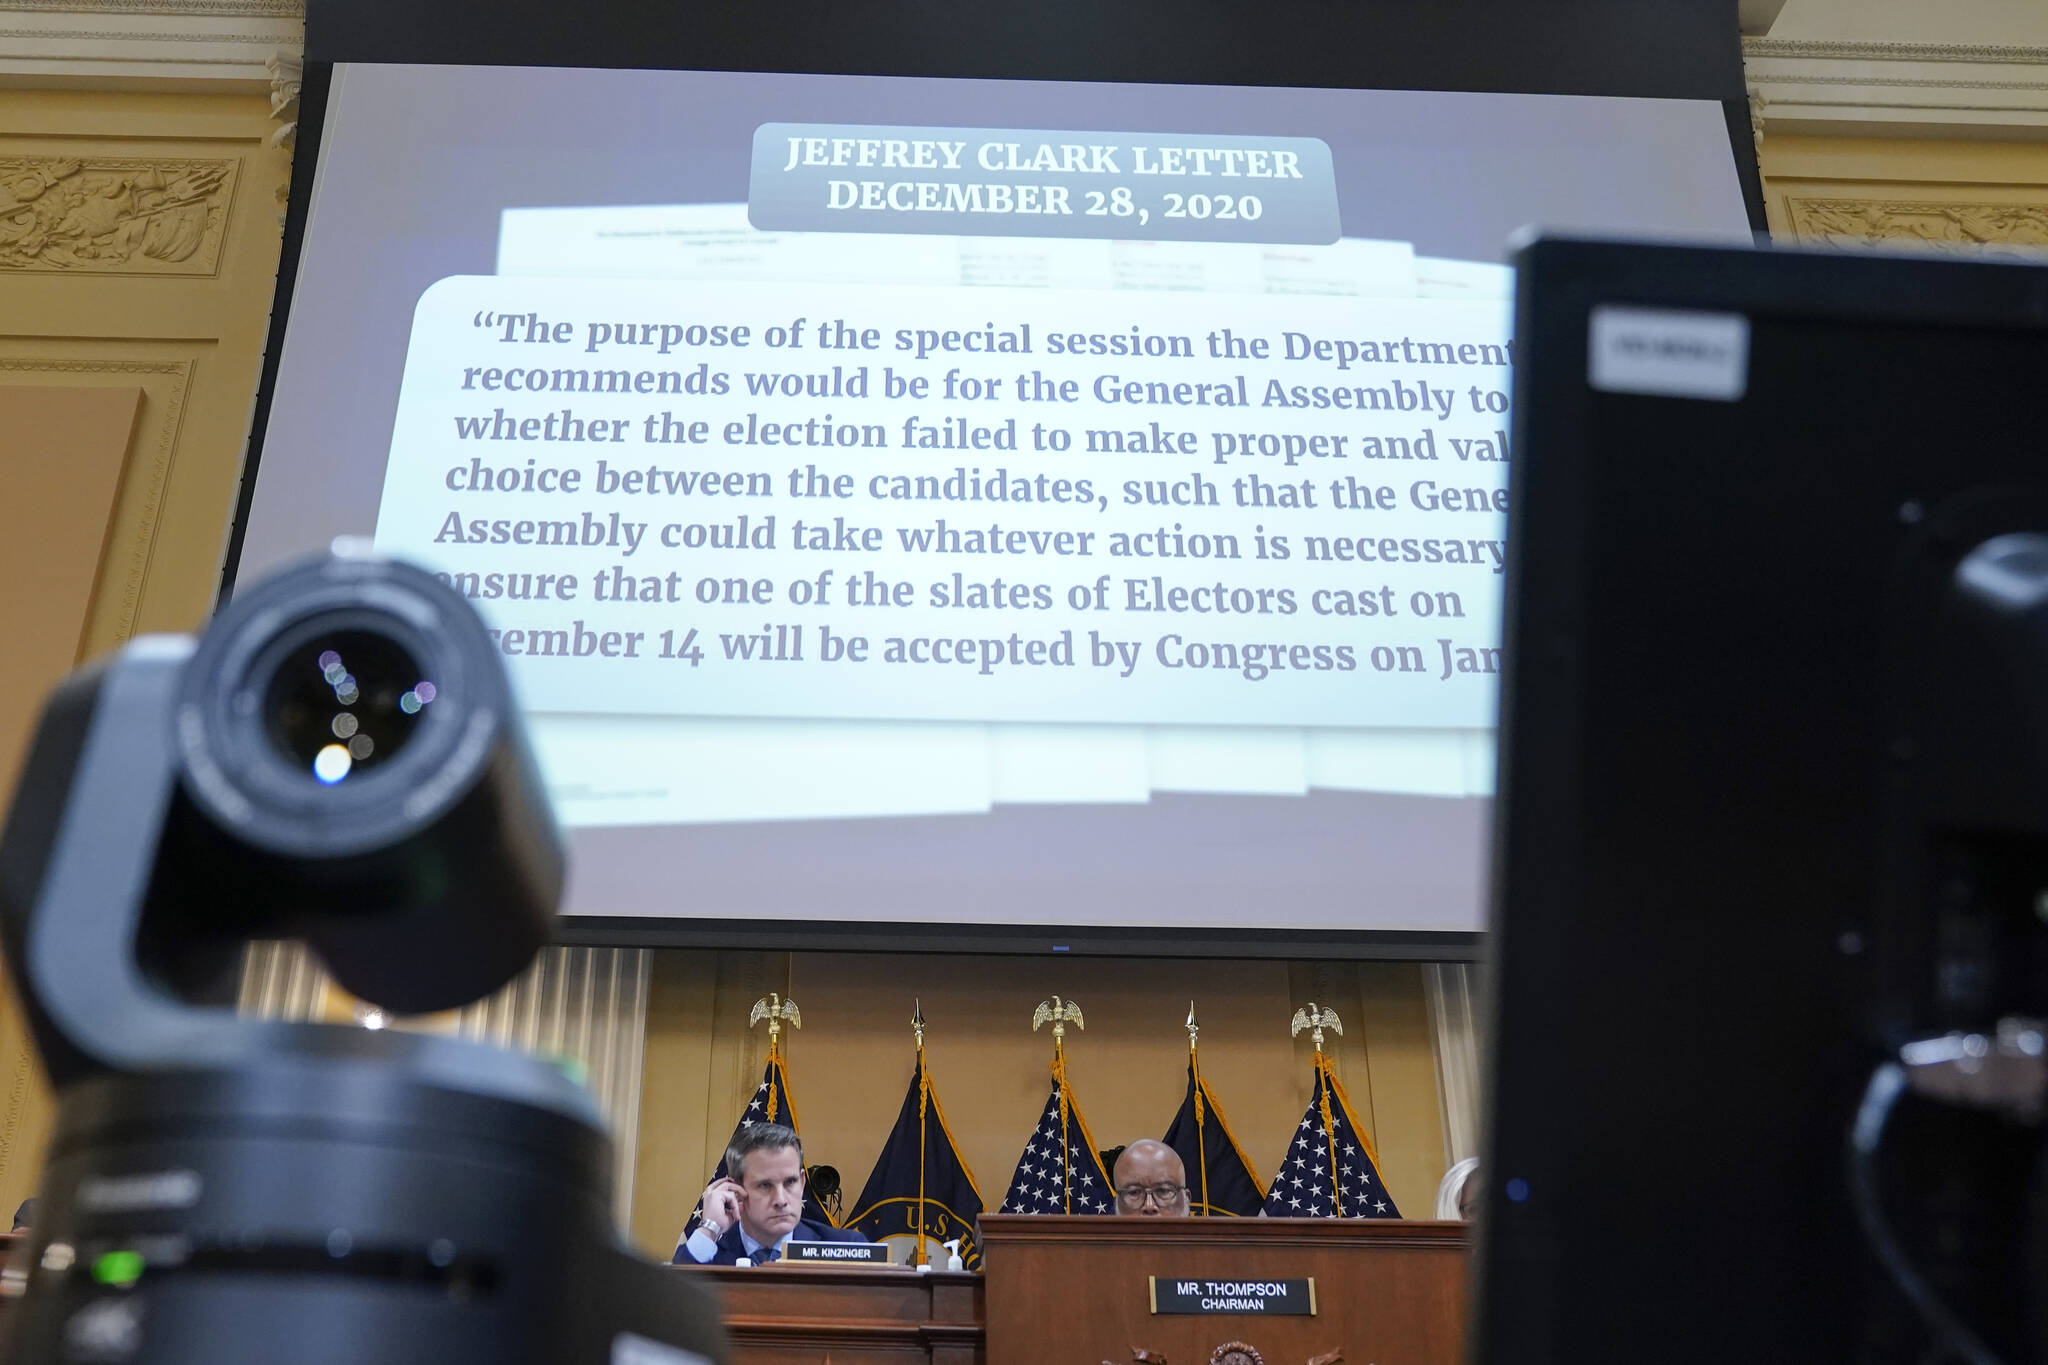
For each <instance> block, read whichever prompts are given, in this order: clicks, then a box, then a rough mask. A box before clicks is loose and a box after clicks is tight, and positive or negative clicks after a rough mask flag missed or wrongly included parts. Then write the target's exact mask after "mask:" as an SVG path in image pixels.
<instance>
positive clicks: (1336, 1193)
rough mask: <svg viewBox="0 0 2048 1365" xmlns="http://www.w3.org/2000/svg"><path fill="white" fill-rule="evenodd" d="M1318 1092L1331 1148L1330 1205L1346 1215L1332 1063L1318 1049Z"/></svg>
mask: <svg viewBox="0 0 2048 1365" xmlns="http://www.w3.org/2000/svg"><path fill="white" fill-rule="evenodd" d="M1316 1093H1317V1094H1318V1095H1320V1096H1321V1097H1322V1101H1323V1144H1324V1145H1325V1146H1326V1147H1328V1148H1329V1150H1330V1206H1331V1207H1332V1208H1334V1209H1336V1210H1337V1216H1338V1217H1339V1218H1342V1217H1343V1216H1344V1190H1343V1187H1342V1186H1341V1185H1339V1184H1338V1182H1337V1129H1336V1125H1335V1124H1333V1123H1332V1122H1331V1121H1330V1064H1329V1062H1328V1061H1327V1060H1325V1059H1324V1057H1323V1052H1322V1049H1321V1048H1317V1049H1316Z"/></svg>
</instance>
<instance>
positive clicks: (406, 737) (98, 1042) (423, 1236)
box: [0, 553, 724, 1365]
mask: <svg viewBox="0 0 2048 1365" xmlns="http://www.w3.org/2000/svg"><path fill="white" fill-rule="evenodd" d="M562 877H563V855H562V848H561V842H560V839H559V836H558V834H557V831H556V828H555V824H554V820H553V816H552V814H551V812H550V810H549V807H548V804H547V800H546V797H545V794H544V792H543V790H542V787H541V783H540V778H539V775H538V773H537V771H536V769H535V766H534V763H533V759H532V755H531V754H530V752H529V751H528V748H527V745H526V741H525V737H524V734H523V731H522V728H521V722H520V717H519V712H518V708H517V706H516V705H515V703H514V701H513V699H512V695H511V692H510V690H509V688H508V686H507V681H506V678H505V674H504V669H503V667H502V665H501V664H500V662H499V660H498V656H497V652H496V650H495V649H494V648H493V647H492V645H491V642H490V639H489V637H488V636H487V635H486V633H485V631H484V628H483V626H482V624H481V623H480V621H479V620H478V618H477V616H476V614H475V612H474V611H473V610H471V608H470V607H469V606H468V605H467V604H466V603H465V602H463V601H462V599H461V598H460V597H458V596H457V595H456V594H455V593H453V592H452V591H450V590H449V589H448V588H446V587H445V586H443V585H442V584H440V583H439V582H438V581H436V580H435V579H434V578H433V577H432V576H430V575H428V574H427V573H425V572H423V571H421V570H419V569H416V568H412V567H409V566H407V565H404V564H398V563H392V562H389V561H385V560H381V559H377V558H374V557H369V556H357V555H350V554H339V553H338V554H334V555H330V556H326V557H323V558H320V559H317V560H314V561H311V562H309V563H306V564H303V565H301V566H299V567H296V568H293V569H289V570H287V571H285V572H283V573H281V574H279V575H278V576H276V577H274V578H272V579H270V580H268V581H267V582H264V583H262V584H260V585H258V586H257V587H255V588H253V589H251V590H250V591H248V592H246V593H244V594H241V595H239V596H237V597H236V599H235V600H234V602H233V604H232V605H230V606H229V607H228V608H227V609H225V610H224V611H223V612H222V613H221V614H220V615H219V616H218V617H217V618H216V620H215V621H214V623H213V624H212V626H211V627H210V628H209V629H208V630H207V631H206V633H205V634H204V635H203V636H201V637H200V638H199V639H198V640H196V641H194V640H191V639H187V638H183V637H150V638H144V639H140V640H137V641H135V642H134V643H132V644H130V645H129V646H128V647H127V648H125V649H123V650H122V651H121V652H120V653H118V654H116V655H114V656H112V657H111V658H109V659H107V660H105V661H104V662H102V663H99V664H97V665H94V666H92V667H89V668H87V669H84V670H82V671H80V672H79V673H77V674H76V675H74V676H73V677H72V678H70V679H68V680H67V681H66V682H65V683H64V684H62V685H61V686H60V687H59V688H58V689H57V691H56V693H55V694H54V695H53V697H52V698H51V700H50V702H49V704H48V706H47V708H46V710H45V712H44V715H43V718H42V722H41V725H40V727H39V729H38V731H37V734H36V737H35V742H34V746H33V749H32V751H31V753H30V756H29V759H28V762H27V766H26V768H25V769H24V772H23V775H22V778H21V782H20V786H19V789H18V791H17V792H16V795H15V800H14V804H13V807H12V810H11V812H10V814H9V816H8V821H7V824H6V827H5V832H4V836H0V928H4V932H5V938H6V948H7V957H8V966H9V968H10V969H11V971H12V973H13V979H14V983H15V986H16V989H17V991H18V992H19V994H20V997H21V999H22V1001H23V1002H24V1005H25V1007H26V1009H27V1012H28V1016H29V1020H30V1023H31V1026H32V1028H33V1030H34V1033H35V1037H36V1042H37V1046H38V1049H39V1050H40V1052H41V1054H42V1057H43V1060H44V1063H45V1065H46V1066H47V1068H48V1071H49V1076H50V1080H51V1083H52V1084H53V1085H54V1086H55V1087H56V1089H57V1092H58V1097H59V1111H58V1116H57V1122H56V1128H55V1132H54V1134H53V1136H52V1139H51V1145H50V1152H49V1161H48V1166H47V1170H46V1173H45V1176H44V1180H43V1187H42V1193H41V1199H40V1208H39V1213H38V1218H37V1223H36V1227H35V1231H34V1238H33V1242H32V1245H31V1246H30V1247H29V1248H28V1249H27V1251H26V1253H25V1254H19V1255H17V1257H16V1259H15V1261H14V1264H13V1266H12V1267H11V1268H10V1269H9V1270H8V1271H7V1272H6V1275H5V1278H4V1281H0V1293H4V1294H5V1295H7V1296H9V1297H16V1298H20V1299H21V1302H19V1303H18V1304H17V1306H16V1307H15V1308H14V1309H13V1310H12V1313H11V1315H10V1316H11V1317H12V1319H13V1321H12V1324H11V1327H12V1335H13V1353H12V1358H13V1359H15V1360H20V1361H60V1360H61V1361H78V1362H126V1361H147V1362H170V1361H180V1360H194V1361H197V1360H205V1361H208V1362H211V1363H212V1365H222V1363H223V1362H239V1361H248V1362H252V1365H253V1363H254V1362H263V1365H274V1362H276V1361H280V1360H291V1361H295V1362H300V1365H316V1363H319V1362H335V1365H342V1362H347V1365H366V1363H367V1362H376V1363H377V1365H399V1363H400V1362H410V1361H419V1362H435V1365H449V1363H450V1362H459V1361H464V1360H476V1361H491V1362H518V1361H533V1362H547V1363H548V1365H557V1363H558V1362H568V1361H592V1362H595V1361H607V1362H611V1363H612V1365H690V1362H701V1361H703V1360H706V1359H719V1358H722V1356H723V1353H724V1342H723V1336H722V1332H721V1329H720V1327H719V1326H718V1322H717V1314H716V1310H715V1308H714V1306H713V1304H712V1302H711V1300H710V1298H709V1296H708V1295H707V1294H706V1293H705V1291H703V1290H702V1289H700V1288H698V1287H697V1286H694V1285H692V1284H690V1283H688V1282H687V1281H686V1280H685V1278H684V1277H681V1276H678V1275H675V1274H674V1273H672V1272H669V1271H667V1270H666V1269H665V1268H663V1267H659V1266H656V1265H654V1264H652V1263H650V1262H647V1261H643V1260H641V1259H639V1258H638V1257H636V1256H634V1255H633V1254H632V1253H630V1252H629V1251H628V1250H627V1249H626V1248H625V1247H624V1245H623V1244H622V1243H621V1241H620V1239H619V1237H618V1234H617V1232H616V1230H615V1228H614V1226H613V1224H612V1219H611V1213H610V1205H611V1166H610V1160H611V1158H610V1145H609V1140H608V1138H607V1136H606V1133H605V1130H604V1126H603V1121H602V1118H601V1117H600V1115H599V1112H598V1110H597V1108H596V1106H595V1104H594V1103H593V1101H592V1099H591V1097H590V1096H589V1094H588V1093H587V1092H586V1091H585V1090H584V1089H583V1088H582V1087H581V1086H580V1085H578V1084H577V1083H576V1082H575V1081H573V1080H571V1079H570V1078H569V1077H568V1076H567V1075H565V1074H564V1073H563V1072H562V1071H561V1070H560V1069H558V1068H557V1067H555V1066H552V1065H550V1064H548V1063H547V1062H545V1061H542V1060H539V1059H536V1058H532V1057H527V1056H522V1055H517V1054H514V1053H510V1052H505V1051H501V1050H499V1049H496V1048H493V1047H489V1046H486V1045H483V1044H478V1043H473V1042H468V1041H463V1040H459V1039H454V1038H447V1037H437V1036H429V1035H422V1034H415V1033H408V1032H401V1031H395V1030H381V1031H373V1030H367V1029H359V1028H347V1027H334V1026H326V1025H316V1024H298V1023H285V1022H279V1021H266V1020H258V1019H253V1018H242V1017H237V1016H236V1015H235V1014H234V1013H233V1012H232V1010H231V1008H230V1006H231V1004H232V1000H233V988H234V982H235V977H236V973H237V972H238V970H239V967H240V963H241V958H242V953H243V949H244V947H245V946H246V945H247V944H248V943H249V942H250V941H252V940H256V939H270V938H299V939H303V940H304V941H305V942H306V943H307V944H308V945H309V946H310V947H311V948H312V949H313V950H314V951H315V952H317V953H318V954H319V956H320V957H321V958H322V959H323V960H324V961H325V963H326V964H327V966H328V967H329V968H330V969H331V971H332V972H333V974H334V976H335V978H336V979H337V980H338V981H339V982H340V983H341V984H342V985H343V986H345V987H346V988H347V989H348V990H350V991H351V992H353V993H354V994H356V995H358V996H360V997H362V998H363V999H365V1000H367V1001H369V1002H370V1003H372V1004H374V1005H377V1006H380V1007H383V1008H385V1009H388V1010H391V1011H394V1012H398V1013H405V1014H416V1013H422V1012H428V1011H435V1010H445V1009H451V1008H454V1007H456V1006H459V1005H463V1004H466V1003H468V1002H470V1001H472V1000H475V999H477V998H479V997H481V996H483V995H485V994H487V993H488V992H490V991H492V990H495V989H497V988H498V987H500V986H502V985H504V984H505V983H506V982H507V981H509V980H510V979H511V978H512V977H513V976H514V975H516V974H517V973H518V972H519V970H520V969H521V968H522V967H524V966H525V965H526V964H527V963H528V962H529V961H530V960H531V959H532V957H533V955H534V953H535V952H536V951H537V950H538V949H539V948H540V947H541V946H542V945H543V944H544V943H545V942H546V940H547V937H548V930H549V924H550V922H551V920H552V918H553V915H554V910H555V905H556V901H557V898H558V897H559V894H560V891H561V886H562Z"/></svg>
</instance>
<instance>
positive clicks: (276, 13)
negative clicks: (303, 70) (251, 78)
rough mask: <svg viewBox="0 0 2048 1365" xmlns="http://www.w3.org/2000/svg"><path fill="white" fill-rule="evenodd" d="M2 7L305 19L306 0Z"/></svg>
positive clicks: (12, 1) (42, 2)
mask: <svg viewBox="0 0 2048 1365" xmlns="http://www.w3.org/2000/svg"><path fill="white" fill-rule="evenodd" d="M0 9H10V10H24V11H47V12H55V13H64V12H67V11H68V12H69V13H72V14H183V15H202V16H212V17H218V16H226V17H231V18H265V19H304V18H305V17H306V0H6V3H5V4H0Z"/></svg>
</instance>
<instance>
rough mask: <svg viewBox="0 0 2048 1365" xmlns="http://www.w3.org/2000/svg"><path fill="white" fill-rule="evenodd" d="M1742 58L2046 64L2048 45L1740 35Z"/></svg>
mask: <svg viewBox="0 0 2048 1365" xmlns="http://www.w3.org/2000/svg"><path fill="white" fill-rule="evenodd" d="M1742 53H1743V55H1744V56H1745V57H1806V58H1817V59H1822V60H1828V61H1880V62H2010V63H2015V64H2018V65H2022V66H2048V47H2018V46H2001V45H1997V44H1990V43H1978V44H1968V43H1857V42H1843V41H1837V40H1834V39H1829V38H1772V37H1768V36H1764V37H1754V38H1744V39H1743V40H1742Z"/></svg>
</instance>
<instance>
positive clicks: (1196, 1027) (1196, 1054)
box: [1187, 1000, 1212, 1218]
mask: <svg viewBox="0 0 2048 1365" xmlns="http://www.w3.org/2000/svg"><path fill="white" fill-rule="evenodd" d="M1187 1031H1188V1072H1189V1074H1190V1075H1192V1076H1193V1077H1194V1078H1195V1161H1196V1162H1197V1163H1198V1164H1199V1165H1200V1166H1201V1168H1202V1216H1203V1217H1204V1218H1207V1217H1209V1216H1210V1214H1211V1212H1212V1210H1211V1209H1210V1207H1209V1143H1208V1138H1207V1137H1206V1136H1205V1135H1204V1133H1203V1131H1202V1130H1203V1128H1204V1127H1206V1125H1205V1124H1204V1123H1203V1122H1202V1058H1201V1053H1200V1051H1199V1050H1198V1049H1197V1048H1196V1047H1195V1036H1196V1035H1197V1034H1199V1033H1200V1032H1201V1031H1202V1026H1201V1025H1200V1024H1197V1023H1196V1022H1195V1002H1194V1001H1192V1000H1190V1001H1188V1022H1187Z"/></svg>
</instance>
